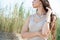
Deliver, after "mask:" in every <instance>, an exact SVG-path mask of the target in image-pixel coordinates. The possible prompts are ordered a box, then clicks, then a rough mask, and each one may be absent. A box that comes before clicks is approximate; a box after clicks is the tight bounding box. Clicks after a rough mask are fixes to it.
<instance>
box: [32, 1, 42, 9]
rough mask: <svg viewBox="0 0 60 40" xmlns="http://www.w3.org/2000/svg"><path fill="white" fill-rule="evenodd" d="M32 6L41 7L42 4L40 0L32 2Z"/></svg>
mask: <svg viewBox="0 0 60 40" xmlns="http://www.w3.org/2000/svg"><path fill="white" fill-rule="evenodd" d="M32 5H33V8H38V7H42V2H41V1H40V0H33V1H32Z"/></svg>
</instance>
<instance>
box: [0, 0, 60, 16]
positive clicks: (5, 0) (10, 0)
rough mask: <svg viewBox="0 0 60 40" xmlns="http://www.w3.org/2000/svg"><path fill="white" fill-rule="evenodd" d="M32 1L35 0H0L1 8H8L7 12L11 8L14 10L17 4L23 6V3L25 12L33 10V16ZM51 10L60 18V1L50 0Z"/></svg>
mask: <svg viewBox="0 0 60 40" xmlns="http://www.w3.org/2000/svg"><path fill="white" fill-rule="evenodd" d="M32 1H33V0H0V8H6V7H7V9H8V10H7V11H6V12H8V11H9V8H11V10H13V8H14V5H15V4H16V3H17V4H18V6H20V5H21V3H22V2H24V4H23V7H24V8H25V10H26V11H27V10H31V14H32V13H33V12H35V9H34V8H33V7H32ZM49 2H50V5H51V8H52V9H53V11H54V12H56V15H57V16H58V17H60V5H59V4H60V0H49Z"/></svg>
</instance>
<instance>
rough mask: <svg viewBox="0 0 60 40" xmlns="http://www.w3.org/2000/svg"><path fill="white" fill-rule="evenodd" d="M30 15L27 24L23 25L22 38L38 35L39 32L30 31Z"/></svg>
mask: <svg viewBox="0 0 60 40" xmlns="http://www.w3.org/2000/svg"><path fill="white" fill-rule="evenodd" d="M30 17H31V16H29V17H28V18H27V20H26V22H25V24H24V25H23V28H22V31H21V36H22V38H31V37H35V36H37V32H28V25H29V20H30Z"/></svg>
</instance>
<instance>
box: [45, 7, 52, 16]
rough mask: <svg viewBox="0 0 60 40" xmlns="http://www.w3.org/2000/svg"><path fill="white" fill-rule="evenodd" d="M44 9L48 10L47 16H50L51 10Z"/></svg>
mask: <svg viewBox="0 0 60 40" xmlns="http://www.w3.org/2000/svg"><path fill="white" fill-rule="evenodd" d="M46 9H48V12H47V15H48V16H50V15H51V13H52V10H51V9H50V8H48V7H46Z"/></svg>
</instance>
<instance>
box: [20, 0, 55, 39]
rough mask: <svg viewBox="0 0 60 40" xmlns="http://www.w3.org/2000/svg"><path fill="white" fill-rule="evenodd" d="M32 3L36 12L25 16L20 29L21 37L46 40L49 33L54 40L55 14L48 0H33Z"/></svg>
mask: <svg viewBox="0 0 60 40" xmlns="http://www.w3.org/2000/svg"><path fill="white" fill-rule="evenodd" d="M32 5H33V8H36V9H37V12H36V14H33V15H31V16H29V17H28V18H27V20H26V22H25V24H24V26H23V28H22V31H21V36H22V38H28V40H48V37H49V34H50V33H51V34H52V40H55V33H54V32H55V22H56V16H55V15H54V14H53V12H52V9H51V7H50V5H49V2H48V0H33V2H32Z"/></svg>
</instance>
